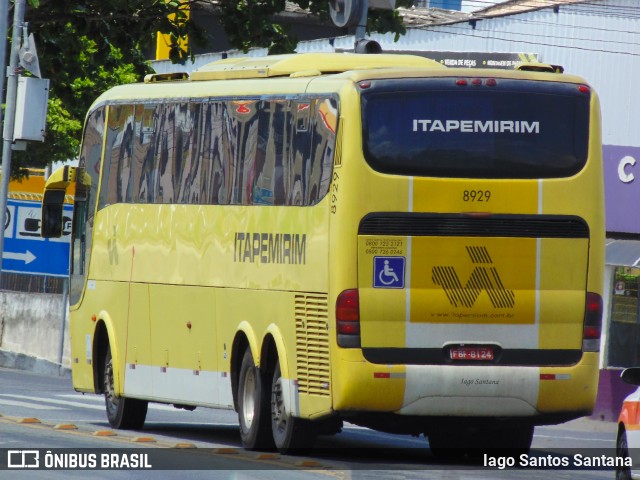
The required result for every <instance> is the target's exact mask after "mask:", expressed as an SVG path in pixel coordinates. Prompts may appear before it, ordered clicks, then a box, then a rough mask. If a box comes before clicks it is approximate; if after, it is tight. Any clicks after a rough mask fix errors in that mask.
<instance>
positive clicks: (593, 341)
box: [582, 292, 602, 352]
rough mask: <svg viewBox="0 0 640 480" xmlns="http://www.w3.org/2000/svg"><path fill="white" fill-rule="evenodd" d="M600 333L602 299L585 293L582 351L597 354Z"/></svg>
mask: <svg viewBox="0 0 640 480" xmlns="http://www.w3.org/2000/svg"><path fill="white" fill-rule="evenodd" d="M601 333H602V297H601V296H600V295H598V294H597V293H593V292H587V298H586V305H585V312H584V328H583V333H582V351H583V352H599V351H600V334H601Z"/></svg>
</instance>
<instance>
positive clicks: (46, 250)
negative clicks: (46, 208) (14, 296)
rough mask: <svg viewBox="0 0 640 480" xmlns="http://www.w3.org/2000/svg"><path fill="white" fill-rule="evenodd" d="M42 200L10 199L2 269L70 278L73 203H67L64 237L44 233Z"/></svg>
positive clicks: (65, 206) (4, 270)
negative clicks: (41, 234)
mask: <svg viewBox="0 0 640 480" xmlns="http://www.w3.org/2000/svg"><path fill="white" fill-rule="evenodd" d="M40 218H41V204H40V202H30V201H24V200H14V199H9V200H8V202H7V220H6V222H5V223H6V228H5V232H4V253H3V254H2V271H3V272H15V273H27V274H32V275H47V276H52V277H66V276H67V275H69V251H70V250H69V249H70V242H71V219H72V218H73V205H67V204H65V205H64V226H63V232H62V236H61V237H60V238H42V237H41V236H40Z"/></svg>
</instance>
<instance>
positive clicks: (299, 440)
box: [271, 360, 317, 454]
mask: <svg viewBox="0 0 640 480" xmlns="http://www.w3.org/2000/svg"><path fill="white" fill-rule="evenodd" d="M282 382H283V379H282V375H281V372H280V361H279V360H278V363H277V364H276V368H275V370H274V372H273V379H272V381H271V430H272V432H273V440H274V442H275V445H276V448H277V449H278V451H280V453H283V454H302V453H305V452H307V451H308V450H310V449H311V448H312V447H313V444H314V443H315V440H316V435H317V433H316V429H315V425H314V424H313V422H311V421H309V420H305V419H302V418H298V417H294V416H292V415H291V414H290V412H288V411H287V409H286V407H285V404H284V393H283V388H282Z"/></svg>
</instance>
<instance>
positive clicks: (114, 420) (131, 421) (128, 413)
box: [103, 347, 149, 430]
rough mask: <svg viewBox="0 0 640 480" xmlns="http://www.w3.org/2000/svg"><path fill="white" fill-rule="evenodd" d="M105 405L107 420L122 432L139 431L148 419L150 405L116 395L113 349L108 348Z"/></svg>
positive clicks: (105, 372)
mask: <svg viewBox="0 0 640 480" xmlns="http://www.w3.org/2000/svg"><path fill="white" fill-rule="evenodd" d="M103 371H104V379H103V381H104V403H105V407H106V410H107V419H108V420H109V424H110V425H111V426H112V427H113V428H118V429H122V430H129V429H131V430H138V429H141V428H142V427H143V425H144V421H145V419H146V418H147V408H148V406H149V403H148V402H146V401H144V400H137V399H135V398H124V397H118V396H116V394H115V388H114V378H113V359H112V358H111V348H110V347H107V354H106V355H105V358H104V370H103Z"/></svg>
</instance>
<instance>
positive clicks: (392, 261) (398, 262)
mask: <svg viewBox="0 0 640 480" xmlns="http://www.w3.org/2000/svg"><path fill="white" fill-rule="evenodd" d="M404 266H405V258H404V257H373V288H404Z"/></svg>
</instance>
